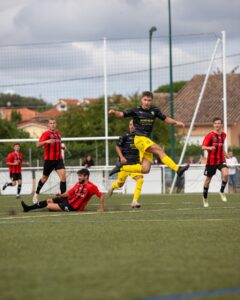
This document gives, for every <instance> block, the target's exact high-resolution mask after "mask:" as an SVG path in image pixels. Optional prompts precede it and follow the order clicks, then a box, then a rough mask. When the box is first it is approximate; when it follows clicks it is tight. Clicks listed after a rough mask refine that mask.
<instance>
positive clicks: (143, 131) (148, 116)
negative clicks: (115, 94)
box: [123, 106, 166, 138]
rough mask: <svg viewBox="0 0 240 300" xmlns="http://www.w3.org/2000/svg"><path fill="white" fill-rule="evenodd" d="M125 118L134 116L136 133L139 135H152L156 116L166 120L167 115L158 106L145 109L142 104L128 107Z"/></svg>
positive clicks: (124, 114) (124, 113)
mask: <svg viewBox="0 0 240 300" xmlns="http://www.w3.org/2000/svg"><path fill="white" fill-rule="evenodd" d="M123 116H124V118H127V117H132V118H133V124H134V126H135V130H136V131H135V134H136V135H138V136H146V137H149V138H150V137H151V134H152V131H153V125H154V122H155V119H156V118H159V119H161V120H162V121H164V120H165V119H166V116H165V115H164V114H163V113H162V112H161V111H160V109H159V108H158V107H156V106H150V108H149V109H143V108H142V107H141V106H139V107H135V108H131V109H127V110H125V111H124V112H123Z"/></svg>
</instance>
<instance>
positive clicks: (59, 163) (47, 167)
mask: <svg viewBox="0 0 240 300" xmlns="http://www.w3.org/2000/svg"><path fill="white" fill-rule="evenodd" d="M61 169H65V166H64V163H63V160H62V159H59V160H45V161H44V166H43V175H45V176H49V175H50V174H51V173H52V171H53V170H61Z"/></svg>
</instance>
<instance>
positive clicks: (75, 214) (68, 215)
mask: <svg viewBox="0 0 240 300" xmlns="http://www.w3.org/2000/svg"><path fill="white" fill-rule="evenodd" d="M209 209H240V207H234V206H231V207H209V208H207V209H206V208H203V207H197V208H176V209H167V208H166V209H154V210H141V209H135V210H129V211H128V210H127V211H106V212H104V213H99V212H81V213H78V212H56V213H55V214H52V213H47V214H41V213H37V214H38V215H36V212H35V213H34V215H29V214H31V212H28V213H26V214H28V215H27V216H26V215H25V216H9V217H0V223H2V222H1V221H4V220H5V221H7V220H8V221H10V220H24V219H36V218H49V217H71V216H79V217H80V216H86V215H106V214H126V213H134V214H137V213H141V214H142V213H148V212H161V211H162V212H163V211H172V210H175V211H192V210H206V211H207V210H209ZM189 220H190V219H189ZM193 220H198V221H199V220H203V221H204V220H218V219H193ZM219 220H227V219H219ZM229 220H232V219H229ZM116 221H119V220H116ZM132 221H136V222H137V221H139V220H137V219H136V220H132ZM147 221H149V222H151V221H153V222H156V221H169V222H174V221H178V220H176V219H175V220H147ZM180 221H181V220H180ZM182 221H187V220H184V219H183V220H182Z"/></svg>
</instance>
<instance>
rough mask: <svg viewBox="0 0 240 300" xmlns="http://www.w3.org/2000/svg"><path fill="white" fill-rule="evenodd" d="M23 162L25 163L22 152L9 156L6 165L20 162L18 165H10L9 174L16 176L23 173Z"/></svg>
mask: <svg viewBox="0 0 240 300" xmlns="http://www.w3.org/2000/svg"><path fill="white" fill-rule="evenodd" d="M22 161H23V154H22V153H21V152H19V153H17V152H15V151H14V152H11V153H9V154H8V156H7V159H6V163H14V162H18V163H19V164H18V165H15V166H14V165H9V166H8V168H9V172H10V173H14V174H20V173H21V172H22Z"/></svg>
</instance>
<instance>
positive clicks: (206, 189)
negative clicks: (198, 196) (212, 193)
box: [203, 186, 208, 199]
mask: <svg viewBox="0 0 240 300" xmlns="http://www.w3.org/2000/svg"><path fill="white" fill-rule="evenodd" d="M207 197H208V187H205V186H204V187H203V198H204V199H207Z"/></svg>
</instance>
